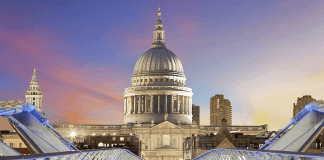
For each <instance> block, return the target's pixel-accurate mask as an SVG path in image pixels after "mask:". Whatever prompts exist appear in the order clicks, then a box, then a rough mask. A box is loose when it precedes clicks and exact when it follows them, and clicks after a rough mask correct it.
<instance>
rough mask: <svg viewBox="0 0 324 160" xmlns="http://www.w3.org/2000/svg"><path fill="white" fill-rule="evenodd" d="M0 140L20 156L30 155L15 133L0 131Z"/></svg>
mask: <svg viewBox="0 0 324 160" xmlns="http://www.w3.org/2000/svg"><path fill="white" fill-rule="evenodd" d="M0 140H1V141H2V142H3V143H5V144H6V145H8V146H10V147H11V148H13V149H15V150H16V151H18V152H19V153H21V154H31V152H30V151H29V149H28V148H27V146H26V145H25V143H24V142H23V141H22V140H21V138H20V137H19V135H18V134H17V132H10V131H8V130H2V131H0Z"/></svg>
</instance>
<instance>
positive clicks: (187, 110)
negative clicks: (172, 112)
mask: <svg viewBox="0 0 324 160" xmlns="http://www.w3.org/2000/svg"><path fill="white" fill-rule="evenodd" d="M189 106H190V97H189V96H188V105H187V114H189Z"/></svg>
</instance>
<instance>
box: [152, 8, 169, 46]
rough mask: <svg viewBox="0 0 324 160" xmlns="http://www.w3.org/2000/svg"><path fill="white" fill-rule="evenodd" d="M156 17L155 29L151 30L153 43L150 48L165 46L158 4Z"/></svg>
mask: <svg viewBox="0 0 324 160" xmlns="http://www.w3.org/2000/svg"><path fill="white" fill-rule="evenodd" d="M157 15H158V19H157V20H156V23H155V29H154V31H153V43H152V48H166V45H165V42H164V36H165V35H164V32H165V31H164V29H163V23H162V20H161V8H160V6H159V12H158V14H157Z"/></svg>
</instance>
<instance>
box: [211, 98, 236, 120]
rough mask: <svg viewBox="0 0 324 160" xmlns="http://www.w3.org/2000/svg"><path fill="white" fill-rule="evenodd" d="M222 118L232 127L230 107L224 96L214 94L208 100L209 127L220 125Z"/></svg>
mask: <svg viewBox="0 0 324 160" xmlns="http://www.w3.org/2000/svg"><path fill="white" fill-rule="evenodd" d="M223 118H225V119H226V121H227V124H228V125H232V105H231V102H230V101H229V100H228V99H224V95H221V94H216V95H215V96H213V97H211V98H210V125H212V126H214V125H221V121H222V119H223Z"/></svg>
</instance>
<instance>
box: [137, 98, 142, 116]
mask: <svg viewBox="0 0 324 160" xmlns="http://www.w3.org/2000/svg"><path fill="white" fill-rule="evenodd" d="M138 113H142V95H140V96H139V106H138Z"/></svg>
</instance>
